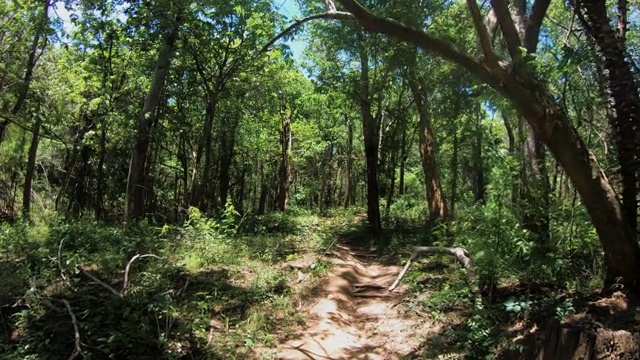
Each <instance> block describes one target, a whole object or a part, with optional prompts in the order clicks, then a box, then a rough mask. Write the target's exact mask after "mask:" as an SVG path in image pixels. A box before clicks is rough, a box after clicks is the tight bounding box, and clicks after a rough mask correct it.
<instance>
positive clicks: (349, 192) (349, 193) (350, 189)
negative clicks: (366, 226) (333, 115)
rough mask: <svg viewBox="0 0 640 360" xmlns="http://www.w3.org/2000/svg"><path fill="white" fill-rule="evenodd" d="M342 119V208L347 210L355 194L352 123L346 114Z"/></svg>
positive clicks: (353, 201) (353, 200) (353, 202)
mask: <svg viewBox="0 0 640 360" xmlns="http://www.w3.org/2000/svg"><path fill="white" fill-rule="evenodd" d="M344 119H345V122H346V124H347V154H346V157H347V159H346V168H345V178H346V187H345V191H344V207H345V208H347V207H349V206H350V205H354V204H355V202H356V201H355V200H356V199H355V197H356V194H355V187H354V184H353V122H351V120H350V119H349V118H348V116H347V114H346V113H345V114H344Z"/></svg>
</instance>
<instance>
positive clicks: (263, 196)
mask: <svg viewBox="0 0 640 360" xmlns="http://www.w3.org/2000/svg"><path fill="white" fill-rule="evenodd" d="M268 194H269V185H267V179H266V178H265V174H264V165H263V164H260V198H259V199H258V211H257V214H258V215H264V214H265V210H266V208H267V196H268Z"/></svg>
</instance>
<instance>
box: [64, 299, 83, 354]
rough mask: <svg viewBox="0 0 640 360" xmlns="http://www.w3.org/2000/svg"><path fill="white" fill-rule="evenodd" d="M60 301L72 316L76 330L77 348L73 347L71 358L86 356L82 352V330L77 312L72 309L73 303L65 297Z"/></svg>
mask: <svg viewBox="0 0 640 360" xmlns="http://www.w3.org/2000/svg"><path fill="white" fill-rule="evenodd" d="M60 302H61V303H62V304H63V305H64V307H65V308H66V309H67V312H68V313H69V316H70V317H71V323H72V324H73V332H74V336H73V337H74V344H75V348H74V349H73V353H72V354H71V356H69V360H73V359H75V358H77V357H78V356H82V357H83V358H84V357H85V355H84V352H82V346H81V345H80V330H79V329H78V319H77V318H76V314H74V313H73V310H71V305H69V302H68V301H67V300H65V299H62V300H60Z"/></svg>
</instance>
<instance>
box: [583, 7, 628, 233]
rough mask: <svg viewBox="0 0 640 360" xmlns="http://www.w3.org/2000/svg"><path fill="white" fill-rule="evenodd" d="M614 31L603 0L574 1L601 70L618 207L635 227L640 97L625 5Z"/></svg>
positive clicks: (620, 9)
mask: <svg viewBox="0 0 640 360" xmlns="http://www.w3.org/2000/svg"><path fill="white" fill-rule="evenodd" d="M618 5H619V9H618V29H617V31H616V30H614V29H613V28H612V27H611V25H610V24H611V22H610V19H609V17H608V16H607V6H606V2H605V1H600V0H576V1H575V10H576V12H577V13H579V14H581V16H579V18H580V19H581V21H582V24H583V27H584V28H585V30H586V32H587V34H588V35H589V36H590V38H591V40H592V41H593V43H594V44H595V47H596V52H597V54H598V56H599V57H600V58H601V61H602V66H603V67H604V69H605V70H606V71H605V74H604V75H603V78H604V79H607V82H608V83H607V95H608V97H609V107H610V109H611V115H612V116H611V117H610V125H611V128H612V130H613V137H614V140H615V144H616V151H617V158H618V162H619V164H620V170H619V173H620V177H621V185H622V191H621V195H622V208H623V212H624V216H625V218H626V221H627V222H628V224H629V226H630V227H631V228H632V229H636V228H637V226H638V181H639V180H640V95H639V92H638V87H637V85H636V83H635V81H634V75H633V71H632V68H631V66H632V65H631V64H630V63H629V61H628V60H627V55H628V51H627V46H626V41H625V40H626V26H627V25H626V22H627V19H626V12H627V2H626V1H620V2H618Z"/></svg>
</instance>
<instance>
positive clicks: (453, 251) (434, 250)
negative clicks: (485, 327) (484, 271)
mask: <svg viewBox="0 0 640 360" xmlns="http://www.w3.org/2000/svg"><path fill="white" fill-rule="evenodd" d="M425 254H445V255H451V256H455V258H456V260H457V261H458V262H459V263H460V264H461V265H462V266H464V268H465V269H466V270H467V281H468V282H469V286H470V287H471V292H472V293H473V294H474V295H476V297H479V296H480V289H479V288H478V283H477V282H476V275H475V271H474V268H473V260H471V257H470V256H469V252H467V250H466V249H463V248H459V247H457V248H446V247H440V246H416V247H414V248H413V252H412V253H411V257H410V258H409V260H408V261H407V264H406V265H405V266H404V268H403V269H402V271H401V272H400V275H398V277H397V278H396V280H395V281H394V282H393V284H391V286H389V288H388V289H387V291H389V292H391V291H393V290H395V288H396V287H398V285H399V284H400V281H401V280H402V278H403V277H404V276H405V275H406V274H407V271H408V270H409V267H410V266H411V264H412V263H413V261H415V260H416V259H417V258H418V257H419V256H421V255H425Z"/></svg>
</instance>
